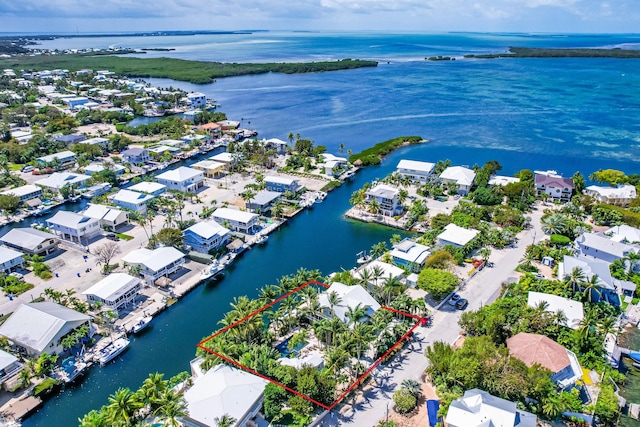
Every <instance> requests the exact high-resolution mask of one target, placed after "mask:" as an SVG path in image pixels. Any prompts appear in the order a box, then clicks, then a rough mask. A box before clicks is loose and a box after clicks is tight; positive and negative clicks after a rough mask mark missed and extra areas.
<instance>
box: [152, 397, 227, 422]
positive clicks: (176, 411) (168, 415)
mask: <svg viewBox="0 0 640 427" xmlns="http://www.w3.org/2000/svg"><path fill="white" fill-rule="evenodd" d="M157 405H158V407H157V409H156V410H155V411H154V413H155V414H156V415H157V416H158V418H160V420H162V421H164V425H165V426H169V427H179V426H181V425H182V424H181V423H180V422H179V421H178V419H179V418H182V417H185V416H187V415H188V414H189V412H188V411H187V402H186V401H185V400H184V397H183V396H182V394H181V393H179V392H176V391H174V390H173V389H166V390H164V392H162V394H161V395H160V397H159V398H158V401H157ZM234 422H235V420H234Z"/></svg>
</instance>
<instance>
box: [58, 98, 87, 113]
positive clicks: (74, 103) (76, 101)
mask: <svg viewBox="0 0 640 427" xmlns="http://www.w3.org/2000/svg"><path fill="white" fill-rule="evenodd" d="M62 100H63V101H64V103H65V104H67V106H68V107H69V108H70V109H72V110H76V109H78V108H79V107H81V106H83V105H85V104H87V103H89V102H90V100H89V98H85V97H84V96H76V97H73V98H63V99H62Z"/></svg>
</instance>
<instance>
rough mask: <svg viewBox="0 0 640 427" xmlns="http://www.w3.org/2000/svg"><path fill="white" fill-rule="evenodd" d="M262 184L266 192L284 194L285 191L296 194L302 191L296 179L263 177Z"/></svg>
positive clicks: (273, 176) (272, 176)
mask: <svg viewBox="0 0 640 427" xmlns="http://www.w3.org/2000/svg"><path fill="white" fill-rule="evenodd" d="M264 183H265V185H266V189H267V190H268V191H277V192H278V193H284V192H285V191H291V192H292V193H297V192H298V191H300V190H301V189H302V187H301V186H300V180H299V179H298V178H289V177H284V176H275V175H268V176H265V177H264Z"/></svg>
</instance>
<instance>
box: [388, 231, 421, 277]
mask: <svg viewBox="0 0 640 427" xmlns="http://www.w3.org/2000/svg"><path fill="white" fill-rule="evenodd" d="M430 255H431V250H430V249H429V247H428V246H425V245H421V244H420V243H416V242H414V241H413V240H409V239H404V240H402V241H401V242H399V243H396V244H395V245H393V249H392V250H391V257H392V258H393V262H394V263H395V264H396V265H397V266H400V267H403V268H408V269H410V270H411V271H413V272H415V273H419V272H420V270H422V267H423V266H424V263H425V261H426V260H427V258H428V257H429V256H430Z"/></svg>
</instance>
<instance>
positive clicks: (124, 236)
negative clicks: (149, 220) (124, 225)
mask: <svg viewBox="0 0 640 427" xmlns="http://www.w3.org/2000/svg"><path fill="white" fill-rule="evenodd" d="M115 234H116V236H118V237H119V238H121V239H122V240H131V239H133V236H129V235H128V234H122V233H115Z"/></svg>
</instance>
